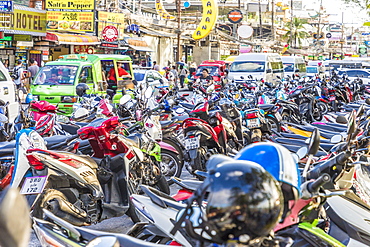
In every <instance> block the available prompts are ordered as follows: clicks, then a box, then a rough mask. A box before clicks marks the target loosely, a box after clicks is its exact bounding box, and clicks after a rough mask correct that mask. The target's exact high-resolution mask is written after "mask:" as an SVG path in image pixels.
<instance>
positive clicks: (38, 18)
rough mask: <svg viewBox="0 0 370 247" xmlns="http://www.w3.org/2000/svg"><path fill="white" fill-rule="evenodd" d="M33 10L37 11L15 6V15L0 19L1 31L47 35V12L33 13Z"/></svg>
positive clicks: (38, 11)
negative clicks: (6, 29) (5, 29)
mask: <svg viewBox="0 0 370 247" xmlns="http://www.w3.org/2000/svg"><path fill="white" fill-rule="evenodd" d="M20 8H22V9H20ZM26 9H27V10H26ZM32 10H35V9H32V8H27V7H23V6H18V5H15V7H14V12H13V15H12V14H3V15H2V17H1V18H0V29H2V28H8V29H11V30H17V31H23V32H32V33H34V32H36V33H45V32H46V29H45V26H46V25H45V22H46V13H45V11H43V10H35V11H32ZM24 34H27V33H24Z"/></svg>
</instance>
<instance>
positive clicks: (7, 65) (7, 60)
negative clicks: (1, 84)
mask: <svg viewBox="0 0 370 247" xmlns="http://www.w3.org/2000/svg"><path fill="white" fill-rule="evenodd" d="M4 67H5V68H6V70H7V71H9V59H5V60H4Z"/></svg>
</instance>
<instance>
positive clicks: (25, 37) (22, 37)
mask: <svg viewBox="0 0 370 247" xmlns="http://www.w3.org/2000/svg"><path fill="white" fill-rule="evenodd" d="M14 40H16V41H31V40H32V37H31V35H25V34H14Z"/></svg>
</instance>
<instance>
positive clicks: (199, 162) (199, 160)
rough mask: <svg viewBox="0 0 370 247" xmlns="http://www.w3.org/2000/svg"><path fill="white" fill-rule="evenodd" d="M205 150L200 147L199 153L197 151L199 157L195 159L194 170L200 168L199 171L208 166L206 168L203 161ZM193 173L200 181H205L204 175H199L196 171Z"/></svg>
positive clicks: (204, 169)
mask: <svg viewBox="0 0 370 247" xmlns="http://www.w3.org/2000/svg"><path fill="white" fill-rule="evenodd" d="M203 152H204V150H203V148H201V149H199V151H198V153H197V157H195V159H194V160H193V167H194V171H195V170H199V171H206V168H205V162H206V161H204V164H203V163H202V162H203V161H202V156H203V155H202V153H203ZM193 175H194V176H195V177H196V178H198V179H199V180H200V181H203V180H204V179H205V178H204V177H202V176H199V175H197V174H195V173H193Z"/></svg>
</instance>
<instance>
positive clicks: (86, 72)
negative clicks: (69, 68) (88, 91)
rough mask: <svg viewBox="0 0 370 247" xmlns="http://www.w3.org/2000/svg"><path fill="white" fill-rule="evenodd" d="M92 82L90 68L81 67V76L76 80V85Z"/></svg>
mask: <svg viewBox="0 0 370 247" xmlns="http://www.w3.org/2000/svg"><path fill="white" fill-rule="evenodd" d="M92 82H93V76H92V68H91V66H88V67H83V68H82V70H81V74H80V76H79V78H78V83H92Z"/></svg>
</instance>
